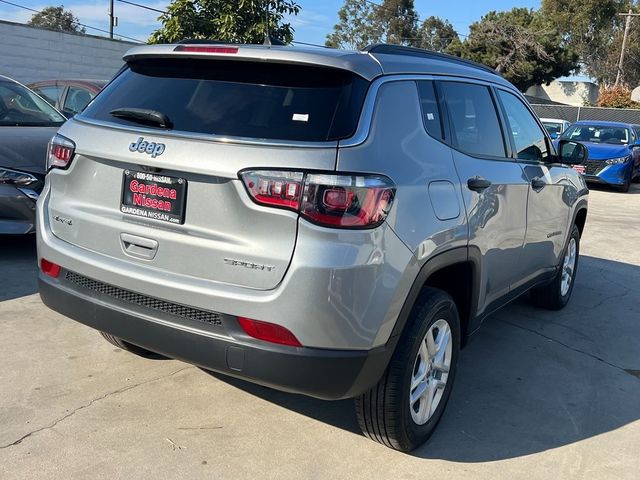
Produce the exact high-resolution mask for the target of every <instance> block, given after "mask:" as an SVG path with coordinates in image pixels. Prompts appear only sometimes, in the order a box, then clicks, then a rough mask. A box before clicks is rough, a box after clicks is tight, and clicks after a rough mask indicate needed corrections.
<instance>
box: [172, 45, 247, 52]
mask: <svg viewBox="0 0 640 480" xmlns="http://www.w3.org/2000/svg"><path fill="white" fill-rule="evenodd" d="M173 51H174V52H195V53H228V54H234V53H238V47H207V46H204V45H178V46H177V47H176V48H174V49H173Z"/></svg>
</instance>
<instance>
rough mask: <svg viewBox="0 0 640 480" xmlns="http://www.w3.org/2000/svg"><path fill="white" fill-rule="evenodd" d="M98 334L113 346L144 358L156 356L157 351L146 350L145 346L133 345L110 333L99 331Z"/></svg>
mask: <svg viewBox="0 0 640 480" xmlns="http://www.w3.org/2000/svg"><path fill="white" fill-rule="evenodd" d="M100 335H102V336H103V337H104V339H105V340H106V341H107V342H109V343H110V344H111V345H113V346H114V347H118V348H121V349H122V350H124V351H126V352H130V353H134V354H136V355H138V356H140V357H145V358H153V357H157V356H158V354H157V353H154V352H152V351H150V350H147V349H146V348H142V347H138V346H137V345H133V344H132V343H129V342H125V341H124V340H122V339H121V338H118V337H114V336H113V335H111V334H110V333H105V332H100Z"/></svg>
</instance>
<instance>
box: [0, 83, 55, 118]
mask: <svg viewBox="0 0 640 480" xmlns="http://www.w3.org/2000/svg"><path fill="white" fill-rule="evenodd" d="M64 121H65V118H64V117H63V116H62V115H60V114H59V113H58V112H56V110H55V109H54V108H53V107H52V106H51V105H49V104H48V103H47V102H46V101H44V100H43V99H42V98H40V97H39V96H38V95H36V94H35V93H34V92H32V91H31V90H29V89H28V88H26V87H23V86H22V85H20V84H18V83H15V82H9V81H5V80H0V127H14V126H18V127H58V126H60V125H62V124H63V123H64Z"/></svg>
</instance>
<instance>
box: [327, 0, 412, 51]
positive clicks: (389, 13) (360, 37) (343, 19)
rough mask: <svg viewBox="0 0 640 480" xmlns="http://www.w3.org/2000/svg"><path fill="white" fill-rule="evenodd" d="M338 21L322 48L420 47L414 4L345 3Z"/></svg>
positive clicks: (403, 0)
mask: <svg viewBox="0 0 640 480" xmlns="http://www.w3.org/2000/svg"><path fill="white" fill-rule="evenodd" d="M338 18H339V22H338V23H337V24H336V25H335V26H334V27H333V32H332V33H330V34H329V35H327V40H326V42H325V44H326V45H327V46H329V47H335V48H350V49H354V50H362V49H363V48H364V47H366V46H367V45H371V44H372V43H381V42H384V43H393V44H396V45H413V46H419V45H420V38H419V37H418V35H419V33H418V29H417V24H418V14H417V13H416V11H415V8H414V6H413V0H384V1H383V2H382V4H380V5H374V4H372V3H371V2H367V1H366V0H345V2H344V5H343V6H342V7H341V8H340V10H338Z"/></svg>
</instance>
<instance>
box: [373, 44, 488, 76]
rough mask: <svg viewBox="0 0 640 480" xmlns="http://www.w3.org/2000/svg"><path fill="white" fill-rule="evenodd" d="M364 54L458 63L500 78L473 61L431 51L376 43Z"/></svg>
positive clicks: (484, 66)
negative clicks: (402, 56) (381, 54)
mask: <svg viewBox="0 0 640 480" xmlns="http://www.w3.org/2000/svg"><path fill="white" fill-rule="evenodd" d="M363 51H364V52H367V53H383V54H385V55H407V56H411V57H421V58H429V59H435V60H445V61H448V62H454V63H459V64H462V65H467V66H469V67H474V68H478V69H480V70H484V71H485V72H489V73H493V74H494V75H498V76H501V75H500V74H499V73H498V72H496V71H495V70H494V69H493V68H490V67H487V66H486V65H483V64H482V63H478V62H474V61H473V60H466V59H464V58H460V57H456V56H454V55H449V54H448V53H440V52H434V51H432V50H425V49H423V48H415V47H405V46H402V45H390V44H388V43H376V44H373V45H369V46H368V47H366V48H365V49H364V50H363Z"/></svg>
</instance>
